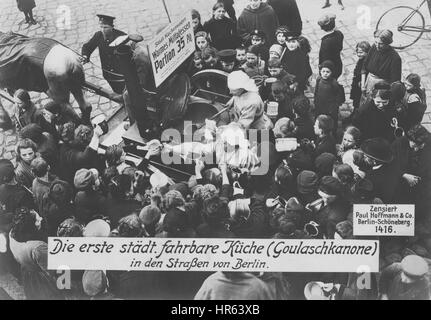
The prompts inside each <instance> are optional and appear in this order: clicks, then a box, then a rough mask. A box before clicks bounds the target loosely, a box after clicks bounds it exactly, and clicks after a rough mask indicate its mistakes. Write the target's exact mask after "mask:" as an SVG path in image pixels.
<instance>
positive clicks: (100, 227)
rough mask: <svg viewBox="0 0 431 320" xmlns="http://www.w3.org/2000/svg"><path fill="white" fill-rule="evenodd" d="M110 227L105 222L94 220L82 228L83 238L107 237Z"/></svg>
mask: <svg viewBox="0 0 431 320" xmlns="http://www.w3.org/2000/svg"><path fill="white" fill-rule="evenodd" d="M110 233H111V226H110V225H109V223H107V222H106V221H105V220H102V219H96V220H93V221H90V222H89V223H88V224H87V225H86V226H85V228H84V232H83V236H84V237H91V238H94V237H109V234H110Z"/></svg>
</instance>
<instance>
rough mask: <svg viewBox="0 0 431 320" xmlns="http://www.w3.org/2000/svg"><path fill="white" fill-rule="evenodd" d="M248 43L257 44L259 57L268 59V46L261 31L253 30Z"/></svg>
mask: <svg viewBox="0 0 431 320" xmlns="http://www.w3.org/2000/svg"><path fill="white" fill-rule="evenodd" d="M250 43H251V45H252V46H257V47H258V48H259V55H260V57H261V58H262V59H263V60H265V61H268V59H269V46H268V44H267V43H266V35H265V33H264V32H263V31H260V30H254V31H253V32H252V33H251V36H250Z"/></svg>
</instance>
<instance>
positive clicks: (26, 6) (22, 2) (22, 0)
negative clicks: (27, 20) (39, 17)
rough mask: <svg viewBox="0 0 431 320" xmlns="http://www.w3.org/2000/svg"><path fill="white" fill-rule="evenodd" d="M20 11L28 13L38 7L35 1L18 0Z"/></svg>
mask: <svg viewBox="0 0 431 320" xmlns="http://www.w3.org/2000/svg"><path fill="white" fill-rule="evenodd" d="M16 4H17V6H18V9H19V11H22V12H27V11H30V10H31V9H33V8H35V7H36V3H35V2H34V0H16Z"/></svg>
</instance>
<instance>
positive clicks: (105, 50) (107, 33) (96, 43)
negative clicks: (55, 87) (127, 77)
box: [81, 14, 125, 94]
mask: <svg viewBox="0 0 431 320" xmlns="http://www.w3.org/2000/svg"><path fill="white" fill-rule="evenodd" d="M97 17H98V18H99V26H100V29H101V30H100V31H98V32H96V33H95V34H94V35H93V37H92V38H91V39H90V40H89V41H88V42H86V43H85V44H84V45H83V46H82V51H81V53H82V55H83V56H84V63H86V62H88V61H89V59H90V56H91V54H92V53H93V52H94V50H96V48H99V56H100V62H101V64H102V69H103V77H104V78H105V80H106V81H108V83H109V85H110V86H111V88H112V90H113V91H114V92H115V93H118V94H122V93H123V90H124V87H125V82H124V78H123V76H121V74H122V71H121V69H120V66H119V64H118V62H117V59H116V58H115V56H114V48H112V47H110V46H109V45H110V44H111V42H113V41H114V40H115V39H116V38H117V37H119V36H122V35H125V33H124V32H122V31H119V30H117V29H115V28H114V20H115V17H112V16H109V15H103V14H98V15H97Z"/></svg>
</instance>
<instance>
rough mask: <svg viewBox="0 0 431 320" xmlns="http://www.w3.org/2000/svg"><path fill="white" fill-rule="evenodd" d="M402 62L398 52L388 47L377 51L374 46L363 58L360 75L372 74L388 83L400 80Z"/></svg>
mask: <svg viewBox="0 0 431 320" xmlns="http://www.w3.org/2000/svg"><path fill="white" fill-rule="evenodd" d="M401 66H402V61H401V57H400V55H399V54H398V52H396V51H395V49H394V48H392V47H390V48H388V49H387V50H385V51H378V50H377V48H376V45H375V44H374V45H373V46H372V47H371V49H370V52H368V55H367V57H366V58H365V61H364V65H363V68H362V73H368V72H370V73H372V74H374V75H376V76H378V77H379V78H381V79H384V80H386V81H387V82H389V83H393V82H395V81H400V80H401V69H402V67H401Z"/></svg>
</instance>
